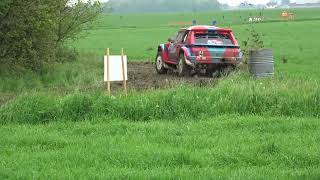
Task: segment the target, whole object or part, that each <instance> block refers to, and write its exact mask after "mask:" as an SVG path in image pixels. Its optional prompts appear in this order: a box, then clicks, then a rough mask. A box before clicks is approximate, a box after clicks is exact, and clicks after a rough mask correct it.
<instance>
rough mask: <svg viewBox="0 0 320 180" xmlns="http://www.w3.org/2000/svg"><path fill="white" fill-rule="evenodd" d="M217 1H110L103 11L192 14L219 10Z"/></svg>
mask: <svg viewBox="0 0 320 180" xmlns="http://www.w3.org/2000/svg"><path fill="white" fill-rule="evenodd" d="M220 7H221V5H220V3H219V2H218V1H217V0H174V1H173V0H152V1H151V0H110V1H108V2H107V3H106V8H105V11H107V12H110V11H111V12H116V13H135V12H137V13H139V12H192V11H194V12H195V11H208V10H217V9H220Z"/></svg>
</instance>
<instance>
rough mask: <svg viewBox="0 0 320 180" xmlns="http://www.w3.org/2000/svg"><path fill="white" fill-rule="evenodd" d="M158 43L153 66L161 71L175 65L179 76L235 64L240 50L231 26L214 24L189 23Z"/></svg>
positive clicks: (160, 72)
mask: <svg viewBox="0 0 320 180" xmlns="http://www.w3.org/2000/svg"><path fill="white" fill-rule="evenodd" d="M168 41H169V42H168V43H166V44H161V45H160V46H159V47H158V54H157V57H156V70H157V72H158V73H159V74H164V73H166V72H167V70H168V69H175V70H176V71H177V72H178V74H179V75H180V76H183V75H187V74H189V73H190V72H191V71H194V72H200V71H205V72H206V73H208V74H212V73H215V72H221V70H223V69H230V68H234V67H235V66H236V65H237V64H239V63H241V61H242V56H243V54H242V52H241V50H240V46H239V45H238V42H237V40H236V38H235V37H234V35H233V34H232V30H230V29H224V28H219V27H216V26H191V27H189V28H184V29H181V30H180V31H179V32H178V34H177V36H175V37H173V38H169V40H168Z"/></svg>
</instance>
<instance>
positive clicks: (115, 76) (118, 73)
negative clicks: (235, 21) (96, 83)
mask: <svg viewBox="0 0 320 180" xmlns="http://www.w3.org/2000/svg"><path fill="white" fill-rule="evenodd" d="M107 61H108V58H107V56H104V81H105V82H108V63H107ZM123 61H124V72H125V80H128V72H127V69H128V63H127V62H128V60H127V56H123ZM109 66H110V68H109V71H110V72H109V75H110V78H109V80H110V81H111V82H112V81H123V73H122V61H121V56H109Z"/></svg>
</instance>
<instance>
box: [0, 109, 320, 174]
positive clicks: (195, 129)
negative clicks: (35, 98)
mask: <svg viewBox="0 0 320 180" xmlns="http://www.w3.org/2000/svg"><path fill="white" fill-rule="evenodd" d="M319 132H320V126H319V119H314V118H264V117H257V116H237V115H227V116H213V117H210V118H204V119H192V120H190V119H188V118H187V119H183V118H181V119H179V120H177V121H160V120H154V121H149V122H131V121H125V120H120V119H116V120H110V118H109V117H102V118H99V119H95V121H94V122H90V121H85V122H79V123H50V124H46V125H37V126H34V125H16V124H10V125H5V126H1V127H0V136H1V139H0V144H1V148H0V179H6V178H9V179H39V178H40V179H48V178H50V179H93V178H95V179H99V178H103V179H104V178H125V179H127V178H130V179H150V178H156V179H169V178H182V179H195V178H196V179H197V178H201V179H206V178H222V179H225V178H228V179H319V178H320V173H319V172H320V155H319V151H320V144H319V142H320V133H319Z"/></svg>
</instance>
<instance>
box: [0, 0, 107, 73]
mask: <svg viewBox="0 0 320 180" xmlns="http://www.w3.org/2000/svg"><path fill="white" fill-rule="evenodd" d="M100 12H101V6H100V4H99V3H92V2H91V1H89V2H87V3H83V2H78V3H76V4H75V5H72V6H71V5H70V3H69V0H56V1H52V0H1V2H0V42H1V44H0V63H1V67H2V68H0V69H3V68H7V67H13V68H18V67H22V68H26V69H31V70H34V71H41V70H43V68H44V66H45V65H46V64H50V63H52V62H54V61H56V60H57V59H58V57H61V56H57V55H58V54H59V53H61V49H63V46H64V43H65V41H66V40H68V39H75V38H76V37H77V36H78V35H79V33H80V32H81V31H82V30H83V29H85V28H87V27H88V25H89V24H90V23H91V22H93V21H94V20H95V18H97V16H98V14H99V13H100Z"/></svg>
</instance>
